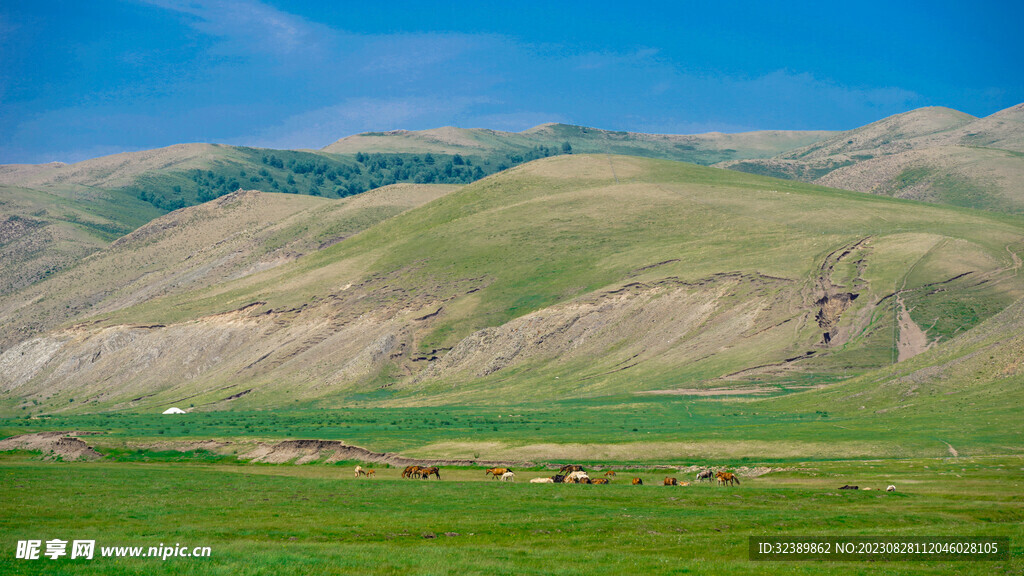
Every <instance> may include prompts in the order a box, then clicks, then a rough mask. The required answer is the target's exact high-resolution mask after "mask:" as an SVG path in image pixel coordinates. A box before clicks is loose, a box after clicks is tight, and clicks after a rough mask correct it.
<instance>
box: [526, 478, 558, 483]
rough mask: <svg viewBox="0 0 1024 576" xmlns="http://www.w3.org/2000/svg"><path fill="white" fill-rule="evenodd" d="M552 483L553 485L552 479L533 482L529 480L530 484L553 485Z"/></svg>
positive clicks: (538, 479) (540, 479)
mask: <svg viewBox="0 0 1024 576" xmlns="http://www.w3.org/2000/svg"><path fill="white" fill-rule="evenodd" d="M554 483H555V480H554V479H553V478H534V479H533V480H530V484H554Z"/></svg>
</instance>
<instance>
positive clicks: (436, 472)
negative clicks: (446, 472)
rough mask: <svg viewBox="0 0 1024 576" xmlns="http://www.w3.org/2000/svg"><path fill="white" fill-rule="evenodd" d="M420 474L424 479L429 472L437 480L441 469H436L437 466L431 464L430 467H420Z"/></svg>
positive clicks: (428, 475)
mask: <svg viewBox="0 0 1024 576" xmlns="http://www.w3.org/2000/svg"><path fill="white" fill-rule="evenodd" d="M420 474H422V475H423V479H424V480H426V479H427V478H430V475H431V474H433V475H434V476H435V477H437V479H438V480H440V479H441V471H440V470H438V469H437V466H431V467H430V468H420Z"/></svg>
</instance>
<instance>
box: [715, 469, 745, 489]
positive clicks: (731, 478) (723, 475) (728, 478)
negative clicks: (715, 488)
mask: <svg viewBox="0 0 1024 576" xmlns="http://www.w3.org/2000/svg"><path fill="white" fill-rule="evenodd" d="M715 477H716V478H717V479H718V485H719V486H725V485H732V484H739V483H740V479H739V478H737V477H736V475H735V474H733V473H732V472H719V473H718V474H716V475H715Z"/></svg>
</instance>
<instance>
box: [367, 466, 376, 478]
mask: <svg viewBox="0 0 1024 576" xmlns="http://www.w3.org/2000/svg"><path fill="white" fill-rule="evenodd" d="M376 473H377V471H376V470H374V469H373V468H370V469H369V470H367V471H366V477H367V478H373V475H374V474H376Z"/></svg>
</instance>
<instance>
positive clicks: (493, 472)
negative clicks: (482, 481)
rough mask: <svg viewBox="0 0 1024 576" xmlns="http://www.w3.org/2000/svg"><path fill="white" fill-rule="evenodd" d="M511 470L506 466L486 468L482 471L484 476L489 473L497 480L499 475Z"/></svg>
mask: <svg viewBox="0 0 1024 576" xmlns="http://www.w3.org/2000/svg"><path fill="white" fill-rule="evenodd" d="M511 471H512V470H510V469H508V468H488V469H487V470H485V471H484V476H487V475H488V474H490V475H491V476H493V477H494V479H495V480H497V479H498V478H501V475H502V474H504V473H505V472H511Z"/></svg>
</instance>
